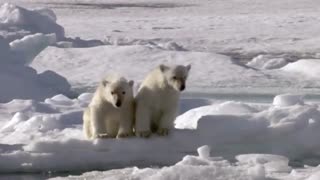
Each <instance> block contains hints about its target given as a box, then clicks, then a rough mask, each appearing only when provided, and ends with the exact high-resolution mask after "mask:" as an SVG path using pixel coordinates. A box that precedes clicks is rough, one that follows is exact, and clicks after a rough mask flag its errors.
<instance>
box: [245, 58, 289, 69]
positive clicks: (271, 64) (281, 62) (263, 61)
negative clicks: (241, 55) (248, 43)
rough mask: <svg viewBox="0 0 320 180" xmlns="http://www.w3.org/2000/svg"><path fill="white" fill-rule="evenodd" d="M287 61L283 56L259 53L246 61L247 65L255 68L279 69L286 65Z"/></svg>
mask: <svg viewBox="0 0 320 180" xmlns="http://www.w3.org/2000/svg"><path fill="white" fill-rule="evenodd" d="M287 64H288V62H287V60H286V59H284V58H280V57H279V58H275V57H272V56H268V55H259V56H257V57H255V58H253V59H252V60H251V61H250V62H248V63H247V66H250V67H253V68H257V69H279V68H282V67H283V66H285V65H287Z"/></svg>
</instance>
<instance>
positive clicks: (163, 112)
mask: <svg viewBox="0 0 320 180" xmlns="http://www.w3.org/2000/svg"><path fill="white" fill-rule="evenodd" d="M190 68H191V65H188V66H182V65H177V66H173V67H168V66H165V65H160V66H159V67H157V68H156V69H154V70H153V71H152V72H150V73H149V74H148V75H147V77H146V78H145V79H144V81H143V82H142V83H141V86H140V88H139V90H138V93H137V96H136V98H135V102H136V118H135V120H136V122H135V131H136V135H137V136H139V137H149V136H150V135H151V132H155V133H157V134H159V135H168V133H169V129H171V128H172V127H173V121H174V120H175V118H176V113H177V109H178V101H179V97H180V91H183V90H184V89H185V87H186V86H185V83H186V80H187V77H188V73H189V70H190Z"/></svg>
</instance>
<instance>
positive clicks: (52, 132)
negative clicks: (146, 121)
mask: <svg viewBox="0 0 320 180" xmlns="http://www.w3.org/2000/svg"><path fill="white" fill-rule="evenodd" d="M13 2H16V4H17V5H13V4H8V3H6V4H3V5H1V8H0V63H1V66H0V83H1V84H2V85H4V86H1V88H0V103H1V104H0V125H1V128H0V167H1V168H0V172H1V173H26V172H36V173H44V172H57V173H59V172H62V171H63V172H65V171H69V172H70V174H72V173H73V172H85V171H92V170H94V171H92V172H85V173H84V174H82V175H80V176H68V177H64V178H66V179H84V178H87V179H132V178H133V179H172V180H176V179H236V180H238V179H239V180H240V179H251V180H264V179H282V180H302V179H319V162H320V161H319V158H318V157H319V153H320V144H319V141H318V140H319V137H320V134H319V132H320V131H319V127H320V126H319V122H320V119H319V117H320V108H319V97H318V96H319V87H320V84H319V81H317V79H318V77H319V71H318V69H319V68H320V67H319V66H318V65H319V63H318V61H319V60H318V59H319V53H318V51H319V47H320V46H319V43H318V41H317V40H318V38H317V35H318V29H319V23H318V21H319V6H318V5H319V2H316V1H313V0H293V2H290V3H287V2H284V1H277V0H270V1H268V2H267V3H266V2H262V1H261V2H260V1H259V2H258V1H254V0H241V1H239V0H230V1H207V0H199V1H194V0H186V1H185V0H174V1H172V2H160V1H158V0H147V1H146V0H132V1H130V2H128V1H127V0H110V1H108V2H105V1H102V0H90V1H87V0H77V1H75V0H70V1H68V2H66V1H64V0H55V1H48V0H37V1H30V0H12V1H10V3H13ZM38 6H41V8H39V7H38ZM235 7H236V8H235ZM257 27H259V28H257ZM64 30H66V33H64ZM83 38H84V39H83ZM47 46H50V47H48V48H47ZM52 46H55V47H52ZM88 47H90V48H88ZM161 63H165V64H189V63H191V64H192V69H191V74H190V78H189V79H188V81H187V92H185V93H183V94H182V99H181V100H180V102H179V106H180V110H179V113H178V115H179V116H178V117H177V119H176V121H175V128H176V129H175V130H173V131H172V133H171V134H170V135H169V136H168V137H159V136H157V135H153V136H152V137H151V138H150V139H139V138H136V137H132V138H128V139H99V140H95V141H88V140H85V139H84V137H83V133H82V112H83V109H84V108H85V107H86V106H87V105H88V103H89V102H90V100H91V98H92V92H93V90H94V88H95V87H96V85H97V83H98V81H99V80H100V79H101V77H104V76H105V74H108V73H112V72H117V73H120V74H123V75H124V76H126V77H127V78H128V77H129V79H130V80H131V79H132V80H134V81H135V82H136V83H135V84H136V87H137V86H138V84H139V82H141V80H142V79H143V77H144V76H145V75H146V73H148V72H149V71H150V70H151V69H152V68H154V67H155V66H157V65H158V64H161ZM69 82H70V83H69ZM136 87H135V89H136ZM70 88H73V89H74V90H76V91H77V92H78V93H79V94H80V95H79V96H78V95H76V94H75V93H72V92H71V91H70ZM274 95H276V96H275V97H274V100H273V103H272V98H271V97H273V96H274ZM77 96H78V97H77ZM226 96H227V97H228V98H225V97H226ZM239 97H242V99H241V98H239ZM257 97H259V98H261V97H263V98H265V99H268V98H269V99H268V100H266V101H264V102H263V103H261V102H259V101H258V100H257V101H258V102H256V100H255V98H257ZM304 97H306V98H308V97H309V98H310V97H311V98H312V99H311V100H310V99H308V100H304ZM317 97H318V99H317ZM207 98H210V99H207ZM243 98H245V100H243ZM226 99H228V100H226ZM239 99H240V100H241V101H242V102H238V101H237V100H239ZM250 102H251V103H250ZM252 102H254V103H252ZM211 149H212V150H211ZM197 152H198V155H199V156H196V155H195V154H197ZM115 168H124V169H115ZM96 170H101V172H98V171H96ZM53 174H54V173H53ZM57 175H59V174H57ZM64 178H63V177H61V178H58V179H64Z"/></svg>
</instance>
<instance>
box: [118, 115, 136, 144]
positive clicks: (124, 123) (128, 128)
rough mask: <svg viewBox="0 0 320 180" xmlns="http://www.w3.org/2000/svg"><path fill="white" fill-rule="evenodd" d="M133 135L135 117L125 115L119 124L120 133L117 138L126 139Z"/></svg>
mask: <svg viewBox="0 0 320 180" xmlns="http://www.w3.org/2000/svg"><path fill="white" fill-rule="evenodd" d="M132 135H133V117H132V116H129V117H128V114H124V116H122V117H121V119H120V122H119V131H118V134H117V138H124V137H129V136H132Z"/></svg>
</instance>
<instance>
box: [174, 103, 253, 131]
mask: <svg viewBox="0 0 320 180" xmlns="http://www.w3.org/2000/svg"><path fill="white" fill-rule="evenodd" d="M190 101H191V102H192V101H193V100H192V99H191V100H190ZM195 102H197V101H195ZM257 111H258V110H256V109H255V108H254V107H252V106H250V105H247V104H244V103H240V102H233V101H227V102H224V103H221V104H214V105H208V106H203V107H199V108H194V109H191V110H190V111H187V112H186V113H184V114H182V115H180V116H178V117H177V118H176V120H175V127H176V128H178V129H196V128H197V122H198V120H199V119H200V118H201V117H203V116H206V115H212V114H234V115H240V114H248V113H253V112H257Z"/></svg>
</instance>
